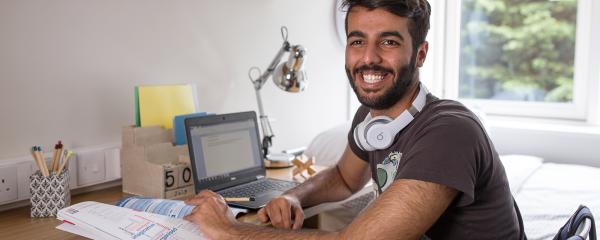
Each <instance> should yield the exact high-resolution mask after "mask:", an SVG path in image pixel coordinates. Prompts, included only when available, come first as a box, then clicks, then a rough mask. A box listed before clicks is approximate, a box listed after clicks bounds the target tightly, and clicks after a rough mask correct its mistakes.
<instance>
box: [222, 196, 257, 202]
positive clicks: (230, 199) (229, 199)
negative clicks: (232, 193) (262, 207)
mask: <svg viewBox="0 0 600 240" xmlns="http://www.w3.org/2000/svg"><path fill="white" fill-rule="evenodd" d="M224 199H225V201H226V202H251V201H254V198H253V197H226V198H224Z"/></svg>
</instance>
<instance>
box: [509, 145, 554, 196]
mask: <svg viewBox="0 0 600 240" xmlns="http://www.w3.org/2000/svg"><path fill="white" fill-rule="evenodd" d="M500 161H502V165H504V170H505V171H506V177H507V178H508V184H509V186H510V191H511V192H512V194H513V196H516V195H517V194H518V193H519V192H520V191H521V187H522V186H523V184H524V183H525V182H526V181H527V179H529V177H531V175H532V174H533V173H535V172H536V171H537V170H538V169H539V168H540V167H541V166H542V163H543V162H544V159H542V158H539V157H534V156H528V155H501V156H500Z"/></svg>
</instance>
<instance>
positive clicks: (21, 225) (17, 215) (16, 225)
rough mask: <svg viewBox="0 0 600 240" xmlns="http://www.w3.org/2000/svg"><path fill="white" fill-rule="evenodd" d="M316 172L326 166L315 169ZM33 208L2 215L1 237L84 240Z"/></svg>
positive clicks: (99, 194) (279, 172)
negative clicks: (37, 214)
mask: <svg viewBox="0 0 600 240" xmlns="http://www.w3.org/2000/svg"><path fill="white" fill-rule="evenodd" d="M315 168H316V170H317V171H319V170H322V169H324V167H320V166H316V167H315ZM267 177H271V178H278V179H285V180H291V179H292V168H282V169H270V170H268V171H267ZM294 180H296V181H299V182H302V181H303V178H302V177H296V178H295V179H294ZM124 196H126V194H125V193H123V192H122V188H121V186H117V187H111V188H107V189H103V190H98V191H93V192H88V193H83V194H79V195H75V196H73V197H72V198H71V204H76V203H79V202H84V201H96V202H103V203H110V204H114V203H115V202H116V201H117V200H119V199H121V198H123V197H124ZM29 211H30V207H29V206H27V207H20V208H16V209H11V210H7V211H4V212H0V233H1V234H2V236H3V237H2V238H4V237H6V238H7V239H85V238H83V237H81V236H78V235H74V234H71V233H67V232H64V231H61V230H58V229H56V228H55V227H56V226H58V225H59V224H61V221H59V220H57V219H56V218H55V217H51V218H31V217H29ZM242 218H243V221H245V222H253V221H255V222H257V221H256V220H255V219H256V217H255V214H253V213H249V214H246V215H245V216H243V217H242Z"/></svg>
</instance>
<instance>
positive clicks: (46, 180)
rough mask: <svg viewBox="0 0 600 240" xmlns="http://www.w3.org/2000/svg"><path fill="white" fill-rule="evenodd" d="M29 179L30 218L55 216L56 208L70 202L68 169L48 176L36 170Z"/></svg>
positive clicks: (58, 208)
mask: <svg viewBox="0 0 600 240" xmlns="http://www.w3.org/2000/svg"><path fill="white" fill-rule="evenodd" d="M29 179H30V180H31V183H30V184H29V191H30V192H31V199H30V200H31V217H32V218H33V217H38V218H39V217H55V216H56V213H58V210H60V209H62V208H64V207H67V206H69V205H70V204H71V191H70V189H69V171H68V170H65V171H63V172H62V173H61V174H60V175H58V176H57V175H56V174H54V173H51V174H50V176H48V177H44V176H43V175H42V174H41V173H40V171H39V170H38V171H36V172H35V173H34V174H33V175H31V176H30V177H29Z"/></svg>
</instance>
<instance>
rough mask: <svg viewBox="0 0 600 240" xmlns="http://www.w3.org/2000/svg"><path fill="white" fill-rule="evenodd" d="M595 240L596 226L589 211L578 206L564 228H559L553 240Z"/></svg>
mask: <svg viewBox="0 0 600 240" xmlns="http://www.w3.org/2000/svg"><path fill="white" fill-rule="evenodd" d="M586 239H589V240H596V224H595V223H594V216H593V215H592V212H591V211H590V209H589V208H588V207H586V206H584V205H580V206H579V208H577V211H575V213H573V215H571V217H570V218H569V220H567V222H566V223H565V225H564V226H562V227H561V228H560V230H559V231H558V233H557V234H556V236H554V240H586Z"/></svg>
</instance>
